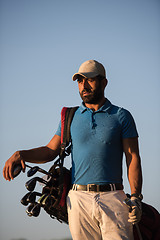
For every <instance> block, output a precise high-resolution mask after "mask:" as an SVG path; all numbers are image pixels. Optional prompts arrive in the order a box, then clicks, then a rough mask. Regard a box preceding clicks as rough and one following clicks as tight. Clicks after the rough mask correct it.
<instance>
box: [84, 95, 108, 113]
mask: <svg viewBox="0 0 160 240" xmlns="http://www.w3.org/2000/svg"><path fill="white" fill-rule="evenodd" d="M105 101H106V98H105V97H104V98H103V99H101V100H100V101H99V103H95V104H90V103H85V106H86V107H87V108H90V109H92V111H94V112H95V111H97V110H98V109H100V108H101V107H102V106H103V105H104V103H105Z"/></svg>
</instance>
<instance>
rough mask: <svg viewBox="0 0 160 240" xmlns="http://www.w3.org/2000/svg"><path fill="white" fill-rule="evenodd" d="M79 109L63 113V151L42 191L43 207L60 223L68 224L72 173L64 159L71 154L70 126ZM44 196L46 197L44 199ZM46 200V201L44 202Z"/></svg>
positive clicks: (50, 171) (67, 110)
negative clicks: (66, 166)
mask: <svg viewBox="0 0 160 240" xmlns="http://www.w3.org/2000/svg"><path fill="white" fill-rule="evenodd" d="M77 108H78V107H74V108H66V107H64V108H63V109H62V111H61V151H60V157H59V159H58V160H57V161H56V162H55V163H54V165H53V166H52V167H51V168H50V170H49V173H51V174H52V175H53V177H51V178H50V180H49V181H48V183H47V184H46V186H45V187H43V190H42V207H43V208H44V210H45V211H46V212H47V213H48V214H49V215H50V216H51V217H52V218H56V219H57V220H59V221H60V222H61V221H62V222H65V223H68V214H67V206H66V197H67V194H68V191H69V189H70V187H71V171H70V170H68V169H67V168H65V167H63V162H64V158H65V157H66V156H68V155H69V154H70V147H71V146H69V147H68V148H67V149H66V147H67V146H68V145H69V143H70V125H71V121H72V119H73V115H74V113H75V111H76V110H77ZM43 196H44V197H43ZM43 198H44V199H46V200H43Z"/></svg>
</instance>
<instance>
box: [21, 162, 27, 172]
mask: <svg viewBox="0 0 160 240" xmlns="http://www.w3.org/2000/svg"><path fill="white" fill-rule="evenodd" d="M21 166H22V171H23V172H25V170H26V165H25V162H24V161H23V160H21Z"/></svg>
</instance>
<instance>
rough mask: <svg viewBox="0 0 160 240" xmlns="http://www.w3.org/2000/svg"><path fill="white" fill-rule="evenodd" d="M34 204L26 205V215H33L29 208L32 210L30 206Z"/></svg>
mask: <svg viewBox="0 0 160 240" xmlns="http://www.w3.org/2000/svg"><path fill="white" fill-rule="evenodd" d="M35 205H36V203H31V204H30V205H29V206H28V208H27V209H26V213H27V215H28V216H29V217H32V216H33V215H32V213H31V210H32V208H33V207H34V206H35Z"/></svg>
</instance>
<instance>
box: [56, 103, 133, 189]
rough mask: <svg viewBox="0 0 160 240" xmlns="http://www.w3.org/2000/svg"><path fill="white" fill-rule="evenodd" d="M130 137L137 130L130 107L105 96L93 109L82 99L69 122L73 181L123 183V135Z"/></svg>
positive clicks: (58, 131)
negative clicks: (127, 107) (121, 106)
mask: <svg viewBox="0 0 160 240" xmlns="http://www.w3.org/2000/svg"><path fill="white" fill-rule="evenodd" d="M56 134H57V135H59V136H60V135H61V124H59V128H58V130H57V132H56ZM133 137H138V133H137V130H136V125H135V122H134V119H133V117H132V115H131V114H130V112H129V111H127V110H125V109H123V108H120V107H118V106H115V105H112V104H111V102H110V101H109V100H107V99H106V102H105V104H104V105H103V106H102V107H101V108H100V109H98V111H95V112H93V111H92V110H91V109H89V108H87V107H85V105H84V104H83V103H82V105H81V106H80V107H79V108H78V109H77V111H76V112H75V115H74V118H73V121H72V123H71V139H72V150H71V156H72V183H77V184H83V185H86V184H106V183H122V158H123V146H122V139H123V138H133Z"/></svg>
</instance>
